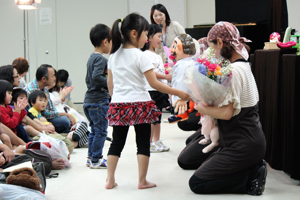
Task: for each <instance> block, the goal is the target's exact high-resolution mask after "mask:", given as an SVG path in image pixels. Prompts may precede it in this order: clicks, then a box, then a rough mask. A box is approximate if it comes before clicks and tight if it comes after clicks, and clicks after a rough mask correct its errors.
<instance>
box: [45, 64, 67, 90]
mask: <svg viewBox="0 0 300 200" xmlns="http://www.w3.org/2000/svg"><path fill="white" fill-rule="evenodd" d="M54 71H56V70H55V69H54ZM55 76H56V82H55V86H54V87H53V88H51V89H50V90H49V91H50V92H53V91H60V87H59V86H58V82H67V80H68V78H69V73H68V71H67V70H64V69H60V70H58V71H57V72H56V73H55Z"/></svg>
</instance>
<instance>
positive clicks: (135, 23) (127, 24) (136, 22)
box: [110, 13, 149, 54]
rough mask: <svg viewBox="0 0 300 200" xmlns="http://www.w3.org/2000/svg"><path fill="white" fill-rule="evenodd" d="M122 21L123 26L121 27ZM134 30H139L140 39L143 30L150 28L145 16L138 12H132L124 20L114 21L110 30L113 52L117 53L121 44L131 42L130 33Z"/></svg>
mask: <svg viewBox="0 0 300 200" xmlns="http://www.w3.org/2000/svg"><path fill="white" fill-rule="evenodd" d="M120 22H121V28H119V23H120ZM120 30H121V32H120ZM132 30H136V31H137V33H138V38H137V39H139V38H140V36H141V34H142V32H143V31H147V30H149V23H148V21H147V20H146V19H145V18H144V17H143V16H141V15H139V14H137V13H131V14H129V15H127V16H126V17H125V18H124V19H123V20H121V19H117V20H116V21H115V22H114V24H113V26H112V29H111V32H110V34H111V38H112V49H111V52H110V53H111V54H113V53H115V52H116V51H117V50H118V49H119V48H120V46H121V44H125V43H127V42H130V37H129V34H130V32H131V31H132Z"/></svg>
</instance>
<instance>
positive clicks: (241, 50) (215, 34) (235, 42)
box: [207, 22, 251, 60]
mask: <svg viewBox="0 0 300 200" xmlns="http://www.w3.org/2000/svg"><path fill="white" fill-rule="evenodd" d="M207 38H208V40H209V41H213V40H216V39H217V38H221V39H222V40H223V41H226V42H229V43H230V46H232V47H233V48H234V49H235V50H236V52H237V53H238V54H240V55H241V56H242V57H243V58H244V59H245V60H247V59H248V58H249V54H248V51H247V49H246V48H245V46H244V45H243V44H242V43H241V42H251V40H248V39H247V38H244V37H240V32H239V30H238V29H237V28H236V27H235V26H234V25H233V24H232V23H229V22H218V23H217V24H215V25H214V26H213V27H212V28H211V29H210V31H209V32H208V35H207Z"/></svg>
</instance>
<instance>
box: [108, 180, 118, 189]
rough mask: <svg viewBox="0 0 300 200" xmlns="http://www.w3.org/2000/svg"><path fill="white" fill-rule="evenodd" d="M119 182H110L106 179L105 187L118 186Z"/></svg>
mask: <svg viewBox="0 0 300 200" xmlns="http://www.w3.org/2000/svg"><path fill="white" fill-rule="evenodd" d="M117 185H118V184H117V183H116V182H109V181H107V180H106V184H105V188H106V189H113V188H114V187H116V186H117Z"/></svg>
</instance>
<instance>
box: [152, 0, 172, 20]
mask: <svg viewBox="0 0 300 200" xmlns="http://www.w3.org/2000/svg"><path fill="white" fill-rule="evenodd" d="M154 10H159V11H160V12H162V13H164V14H165V16H166V25H167V26H169V25H170V23H171V19H170V15H169V13H168V11H167V9H166V7H165V6H164V5H162V4H160V3H159V4H156V5H154V6H152V8H151V12H150V20H151V24H156V22H155V21H154V19H153V14H154Z"/></svg>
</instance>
